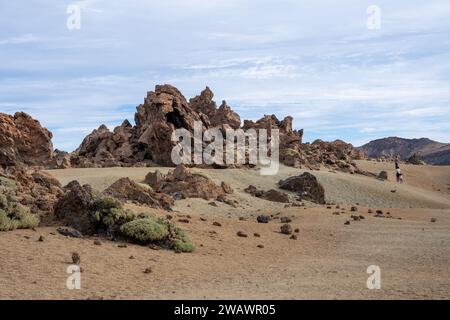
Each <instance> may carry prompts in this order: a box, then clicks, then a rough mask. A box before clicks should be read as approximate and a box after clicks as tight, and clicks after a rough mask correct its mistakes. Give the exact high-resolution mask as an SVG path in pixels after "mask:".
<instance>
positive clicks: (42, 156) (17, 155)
mask: <svg viewBox="0 0 450 320" xmlns="http://www.w3.org/2000/svg"><path fill="white" fill-rule="evenodd" d="M51 139H52V133H51V132H50V131H48V130H47V129H46V128H44V127H42V126H41V124H40V123H39V121H37V120H34V119H33V118H32V117H31V116H30V115H28V114H26V113H24V112H17V113H16V114H14V116H10V115H7V114H4V113H0V166H14V165H31V166H46V165H49V164H50V162H51V161H52V160H51V159H52V155H53V144H52V141H51Z"/></svg>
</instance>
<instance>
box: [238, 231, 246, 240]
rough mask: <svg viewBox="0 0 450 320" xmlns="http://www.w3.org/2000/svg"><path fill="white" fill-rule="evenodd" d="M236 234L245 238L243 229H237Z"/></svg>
mask: <svg viewBox="0 0 450 320" xmlns="http://www.w3.org/2000/svg"><path fill="white" fill-rule="evenodd" d="M236 234H237V236H238V237H241V238H247V234H246V233H245V232H244V231H238V232H237V233H236Z"/></svg>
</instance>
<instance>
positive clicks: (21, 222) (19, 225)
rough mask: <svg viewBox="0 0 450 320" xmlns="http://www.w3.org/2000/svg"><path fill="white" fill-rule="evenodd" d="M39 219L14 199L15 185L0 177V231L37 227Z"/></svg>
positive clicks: (9, 180) (11, 181)
mask: <svg viewBox="0 0 450 320" xmlns="http://www.w3.org/2000/svg"><path fill="white" fill-rule="evenodd" d="M38 224H39V218H38V217H37V216H35V215H33V214H31V212H30V210H29V209H28V208H27V207H25V206H23V205H22V204H20V203H19V202H18V200H17V198H16V183H15V182H14V181H13V180H11V179H8V178H5V177H1V176H0V231H10V230H14V229H29V228H34V227H37V225H38Z"/></svg>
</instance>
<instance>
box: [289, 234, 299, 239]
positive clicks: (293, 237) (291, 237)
mask: <svg viewBox="0 0 450 320" xmlns="http://www.w3.org/2000/svg"><path fill="white" fill-rule="evenodd" d="M297 238H298V237H297V235H296V234H293V235H292V236H290V237H289V239H292V240H297Z"/></svg>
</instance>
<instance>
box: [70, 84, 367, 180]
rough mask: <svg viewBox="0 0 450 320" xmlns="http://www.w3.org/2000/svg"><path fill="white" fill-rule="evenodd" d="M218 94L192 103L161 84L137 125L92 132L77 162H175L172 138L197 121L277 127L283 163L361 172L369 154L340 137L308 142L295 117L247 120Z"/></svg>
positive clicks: (245, 127)
mask: <svg viewBox="0 0 450 320" xmlns="http://www.w3.org/2000/svg"><path fill="white" fill-rule="evenodd" d="M213 97H214V94H213V92H212V91H211V90H210V89H209V88H208V87H206V89H205V90H203V91H202V92H201V94H200V95H198V96H196V97H194V98H192V99H190V100H189V102H188V101H187V100H186V98H185V97H184V96H183V95H182V94H181V92H180V91H178V89H177V88H175V87H173V86H171V85H157V86H156V87H155V91H150V92H148V93H147V97H146V98H145V100H144V103H143V104H142V105H140V106H138V107H137V112H136V114H135V123H136V125H135V126H132V125H131V124H130V123H129V122H128V121H125V122H124V123H123V124H122V125H121V126H119V127H116V128H115V129H114V131H113V132H111V131H109V130H108V128H107V127H106V126H104V125H102V126H100V127H99V128H98V129H96V130H94V131H93V132H92V133H91V134H90V135H88V136H87V137H86V138H85V139H84V140H83V142H82V144H81V145H80V147H79V148H78V149H77V150H76V151H75V152H74V154H73V155H72V161H71V162H72V165H74V166H77V167H95V166H151V165H153V164H157V165H162V166H174V163H173V162H172V159H171V153H172V149H173V147H174V146H175V144H174V142H172V141H171V136H172V133H173V132H174V130H176V129H179V128H184V129H186V130H188V131H189V132H191V133H193V132H194V123H195V122H196V121H199V122H201V123H202V129H203V130H206V129H210V128H218V129H220V130H221V132H222V133H223V134H224V135H225V130H226V129H239V128H242V129H243V130H248V129H255V130H256V131H258V130H259V129H267V131H268V136H269V137H270V133H271V130H272V129H278V130H279V133H280V161H281V162H282V163H284V164H286V165H289V166H296V167H301V166H302V165H304V166H306V167H308V168H311V169H319V168H320V166H322V165H324V166H326V167H329V168H330V169H335V170H341V171H347V172H350V173H354V172H359V170H358V168H357V167H356V165H355V163H354V162H353V160H354V159H359V158H363V157H364V155H363V153H362V152H359V151H357V150H355V149H354V148H353V146H352V145H350V144H346V143H344V142H342V141H340V140H337V141H334V142H323V141H320V140H318V141H315V142H314V143H312V144H303V143H302V136H303V130H293V128H292V117H290V116H288V117H286V118H284V119H283V120H282V121H280V120H278V119H277V117H276V116H275V115H266V116H264V117H263V118H261V119H260V120H258V121H256V122H254V121H249V120H244V123H243V126H242V127H241V119H240V117H239V115H238V114H237V113H235V112H234V111H233V110H232V109H231V108H230V107H229V106H228V105H227V103H226V102H225V101H223V102H222V104H221V106H220V107H219V108H217V105H216V103H215V101H214V100H213Z"/></svg>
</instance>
